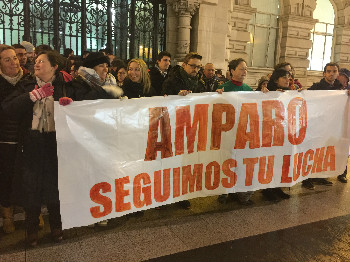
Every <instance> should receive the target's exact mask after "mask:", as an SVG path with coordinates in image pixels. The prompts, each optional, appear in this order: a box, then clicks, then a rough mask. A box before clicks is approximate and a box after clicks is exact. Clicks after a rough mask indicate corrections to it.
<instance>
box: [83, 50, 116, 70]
mask: <svg viewBox="0 0 350 262" xmlns="http://www.w3.org/2000/svg"><path fill="white" fill-rule="evenodd" d="M104 63H107V64H108V66H111V63H110V62H109V58H108V57H107V56H105V55H104V54H103V53H102V52H93V53H90V54H89V55H88V56H87V57H86V58H85V59H84V62H83V66H84V67H88V68H94V67H95V66H97V65H100V64H104Z"/></svg>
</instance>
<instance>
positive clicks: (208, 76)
mask: <svg viewBox="0 0 350 262" xmlns="http://www.w3.org/2000/svg"><path fill="white" fill-rule="evenodd" d="M202 80H203V81H204V83H205V91H206V92H215V91H216V89H218V87H219V80H218V79H217V78H216V75H215V66H214V64H212V63H207V64H206V65H205V66H204V70H203V76H202Z"/></svg>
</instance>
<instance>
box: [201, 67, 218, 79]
mask: <svg viewBox="0 0 350 262" xmlns="http://www.w3.org/2000/svg"><path fill="white" fill-rule="evenodd" d="M203 73H204V75H205V77H206V78H208V79H210V78H213V77H214V75H215V67H214V65H213V64H207V65H205V67H204V70H203Z"/></svg>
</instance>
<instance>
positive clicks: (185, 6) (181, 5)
mask: <svg viewBox="0 0 350 262" xmlns="http://www.w3.org/2000/svg"><path fill="white" fill-rule="evenodd" d="M167 4H168V5H170V6H171V7H172V9H173V10H174V11H175V13H176V16H177V34H176V51H175V52H176V53H175V55H174V57H175V60H176V61H177V62H179V61H182V60H183V59H184V57H185V56H186V54H188V53H189V51H190V42H191V40H190V36H191V18H192V16H193V15H194V14H195V13H196V11H197V9H198V8H199V5H200V0H173V1H171V0H168V2H167Z"/></svg>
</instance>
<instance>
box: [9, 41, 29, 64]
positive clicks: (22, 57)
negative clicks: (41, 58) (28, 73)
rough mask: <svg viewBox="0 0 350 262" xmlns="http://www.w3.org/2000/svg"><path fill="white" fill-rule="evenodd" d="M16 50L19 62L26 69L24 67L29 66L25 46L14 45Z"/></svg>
mask: <svg viewBox="0 0 350 262" xmlns="http://www.w3.org/2000/svg"><path fill="white" fill-rule="evenodd" d="M12 46H13V47H14V48H15V52H16V56H17V58H18V60H19V64H20V66H21V67H22V69H23V68H24V66H25V65H26V64H27V60H28V59H27V51H26V49H25V47H24V46H23V45H20V44H14V45H12Z"/></svg>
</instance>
